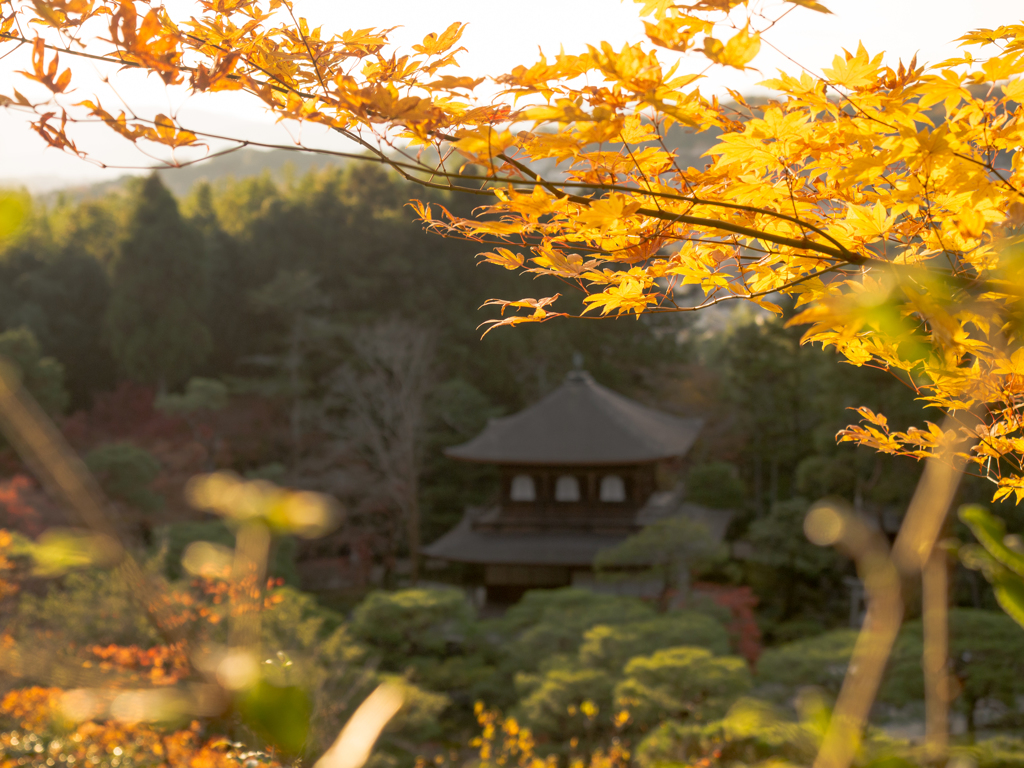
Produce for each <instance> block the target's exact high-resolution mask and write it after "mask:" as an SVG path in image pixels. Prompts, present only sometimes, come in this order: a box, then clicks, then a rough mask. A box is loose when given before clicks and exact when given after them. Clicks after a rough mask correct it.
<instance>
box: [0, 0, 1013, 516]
mask: <svg viewBox="0 0 1024 768" xmlns="http://www.w3.org/2000/svg"><path fill="white" fill-rule="evenodd" d="M640 4H641V6H642V7H641V9H640V13H641V15H642V16H643V18H644V23H645V29H646V37H647V40H646V41H641V42H637V43H635V44H632V45H627V46H624V47H623V48H622V49H620V50H615V49H613V48H612V47H611V46H609V45H608V44H607V43H601V44H597V45H594V46H591V47H589V48H588V49H587V50H586V51H583V52H581V53H578V54H568V53H559V54H558V55H557V56H554V57H553V58H548V57H545V56H543V55H542V56H541V58H540V60H539V61H537V62H536V63H534V64H532V65H529V66H526V65H524V66H520V67H516V68H515V69H513V70H512V71H511V72H508V73H504V74H496V75H493V76H492V77H490V78H489V85H488V87H493V88H497V89H498V92H499V95H498V97H497V98H496V99H487V98H485V97H483V95H481V97H480V98H477V97H475V96H474V92H475V91H479V90H480V88H481V86H482V84H483V83H484V82H485V78H481V77H473V76H466V75H463V74H460V73H459V70H458V69H457V58H458V54H459V52H460V50H461V49H460V48H459V47H458V44H459V39H460V36H461V34H462V31H463V28H464V25H462V24H460V23H453V24H451V25H450V26H448V27H447V28H446V29H445V30H444V31H443V32H440V33H436V34H430V35H428V36H427V37H426V38H425V39H424V40H423V42H422V43H421V44H419V45H415V46H413V49H412V50H411V51H408V52H403V51H397V50H395V49H394V48H393V47H392V46H391V45H390V44H389V41H388V34H389V31H390V30H387V29H363V30H350V31H346V32H341V33H331V32H327V31H326V30H323V29H321V28H319V27H316V26H315V25H314V24H310V23H309V22H308V21H307V20H306V19H304V18H299V17H298V16H297V15H296V14H295V12H294V8H293V6H292V4H291V3H290V2H287V0H285V1H282V0H271V2H267V3H261V2H229V3H224V2H220V1H219V0H218V2H212V1H204V2H201V3H199V10H198V12H197V13H196V14H195V15H194V16H192V17H191V18H188V19H185V18H174V17H172V15H171V12H170V11H169V10H167V9H166V8H163V7H150V6H149V5H148V4H144V3H141V2H140V3H135V2H131V1H129V0H72V1H68V0H60V1H56V2H34V3H32V4H28V3H21V2H14V1H13V0H6V1H5V2H4V3H3V5H2V7H3V13H4V20H3V22H2V23H0V33H2V34H3V35H4V37H6V38H7V40H8V44H9V45H11V46H14V45H18V44H24V43H28V44H31V46H32V57H31V68H30V69H29V70H27V71H26V72H25V76H26V77H27V78H28V79H30V80H32V81H34V82H35V83H37V84H38V86H40V87H42V88H43V89H45V91H47V92H49V94H50V97H51V98H49V99H43V100H42V101H34V100H32V99H29V98H27V97H26V96H24V95H23V94H22V93H20V92H19V91H17V90H13V89H12V90H11V91H10V92H9V93H8V94H7V95H5V96H2V97H0V100H2V103H3V104H4V105H5V106H8V107H10V108H12V109H17V110H20V111H22V112H24V113H27V114H28V115H29V117H30V119H31V120H32V124H33V127H34V128H35V130H36V131H37V132H38V133H39V134H40V135H41V136H42V137H43V138H45V139H46V140H47V141H48V142H49V143H50V144H52V145H53V146H55V147H57V148H60V149H62V150H65V151H69V152H73V153H76V154H79V155H82V156H87V155H88V148H85V147H80V146H79V145H78V144H77V143H76V140H75V137H74V136H75V132H74V130H73V128H74V124H75V123H76V122H81V121H90V120H91V121H95V120H99V121H101V122H103V123H105V124H106V125H108V126H109V127H110V128H111V129H113V130H114V131H116V132H118V133H120V134H121V135H123V136H124V137H126V138H128V139H130V140H131V141H134V142H136V143H139V144H140V146H141V145H145V144H147V143H150V144H152V143H157V144H162V145H165V146H167V147H171V148H187V147H197V146H201V145H202V143H203V140H204V136H203V135H202V134H201V133H200V132H197V131H192V130H189V128H188V126H185V125H181V124H180V122H179V121H177V120H176V119H175V118H173V117H171V116H167V115H163V114H160V115H156V116H154V117H152V118H146V117H145V116H141V115H138V114H135V113H133V112H131V111H130V110H126V109H114V108H113V107H108V106H106V105H105V104H104V103H103V102H102V101H101V100H100V99H99V98H98V97H95V98H89V99H84V98H82V97H81V96H80V95H72V94H75V90H74V87H75V80H74V72H75V68H76V67H77V66H78V65H79V63H88V62H86V61H84V60H82V59H80V58H78V57H80V56H81V55H85V54H87V55H88V56H90V57H92V59H93V60H95V59H96V58H97V57H98V58H99V59H101V60H105V61H108V62H111V63H116V64H117V65H118V66H122V67H137V68H143V69H145V70H147V71H149V72H152V73H155V74H156V75H158V76H159V78H160V79H161V80H163V82H164V83H167V84H179V85H181V86H182V87H184V88H187V89H189V90H190V91H192V92H196V93H198V92H204V91H221V90H232V91H243V92H245V93H247V94H250V95H251V96H252V97H253V98H255V99H258V100H259V101H260V102H262V104H264V105H265V106H266V108H267V109H269V110H271V111H272V112H274V113H275V114H276V115H278V116H279V117H280V118H283V119H291V120H297V121H305V122H313V123H318V124H321V125H324V126H327V127H329V128H331V129H333V130H334V131H336V132H337V133H338V134H339V135H341V136H344V137H346V138H348V139H350V140H352V141H355V142H356V143H357V144H359V145H360V146H361V148H362V149H364V150H366V151H367V152H369V153H370V156H371V157H373V158H375V159H376V160H378V161H380V162H383V163H386V164H388V165H390V166H391V167H392V168H393V169H395V170H396V171H398V172H399V173H401V174H403V175H405V176H407V177H409V178H412V179H414V180H416V181H418V182H419V183H421V184H424V185H426V186H432V187H440V188H443V189H449V190H459V191H463V192H467V193H472V194H475V195H482V196H484V197H485V198H488V200H487V201H486V203H485V205H484V207H483V208H482V209H481V210H480V211H479V214H478V215H476V216H475V217H473V218H464V217H460V216H458V215H455V214H452V213H450V212H449V211H448V210H446V209H445V208H443V207H440V206H437V205H434V206H430V205H426V204H421V205H419V206H418V208H417V210H418V212H419V215H420V216H421V218H422V219H423V221H424V223H425V224H426V226H427V227H428V228H430V229H432V230H434V231H437V232H440V233H442V234H445V235H448V236H455V237H462V238H469V239H472V240H476V241H478V242H479V243H480V244H481V247H482V248H484V249H488V250H485V252H484V253H483V254H482V258H483V259H484V260H485V261H488V262H491V263H494V264H497V265H499V266H502V267H505V268H507V269H514V270H521V271H524V272H527V273H534V274H544V275H552V276H555V277H557V278H559V279H560V280H562V281H563V282H564V283H565V284H566V287H567V289H572V290H577V291H581V292H582V293H583V294H584V305H585V309H584V313H596V314H598V315H620V314H632V315H640V314H643V313H649V312H666V311H683V310H692V309H697V308H700V307H706V306H709V305H713V304H720V303H723V302H730V301H737V300H743V301H751V302H754V303H756V304H758V305H760V306H762V307H765V308H767V309H770V310H772V311H775V312H781V311H782V310H781V309H780V304H779V297H780V296H783V297H789V298H788V301H789V302H792V303H793V304H794V305H795V307H796V308H797V310H798V312H797V314H796V315H795V317H793V319H792V322H796V323H801V324H806V325H808V326H809V329H808V331H807V334H806V336H805V341H814V342H820V343H822V344H825V345H831V346H834V347H836V348H837V349H838V350H839V351H840V352H841V353H842V354H843V355H844V356H845V357H846V359H847V360H848V361H849V362H851V363H853V364H855V365H872V366H876V367H880V368H883V369H885V370H889V371H891V372H892V373H893V374H894V375H895V376H897V377H899V378H900V379H901V380H903V381H904V382H905V383H906V384H907V386H909V387H911V388H913V389H914V390H915V391H916V392H917V394H918V395H919V396H920V397H921V398H923V399H924V400H925V401H926V402H928V403H930V404H932V405H934V406H935V407H937V408H938V409H940V410H943V411H947V412H956V413H957V414H958V415H957V429H959V430H961V431H962V433H963V436H964V437H965V438H966V439H967V440H969V441H970V442H971V443H972V445H973V447H972V448H970V449H969V458H970V460H971V461H972V462H973V464H974V471H975V472H977V473H979V474H982V475H984V476H985V477H987V478H989V479H991V480H992V481H993V482H994V483H996V484H997V486H998V488H997V490H996V496H997V497H1004V496H1007V495H1015V496H1016V497H1017V498H1018V499H1019V498H1022V497H1024V447H1022V446H1024V443H1022V442H1021V441H1022V440H1024V437H1022V434H1024V433H1022V432H1021V427H1022V426H1024V425H1022V424H1021V422H1020V417H1019V409H1018V408H1017V405H1018V400H1019V398H1020V396H1021V387H1020V381H1021V377H1022V376H1024V369H1022V368H1021V366H1022V365H1024V362H1022V361H1024V352H1022V351H1021V350H1020V338H1019V336H1020V329H1019V326H1020V320H1019V317H1020V310H1019V306H1018V305H1019V290H1018V288H1017V286H1018V285H1019V272H1020V269H1021V266H1020V252H1021V251H1020V248H1019V246H1018V244H1017V242H1018V236H1019V228H1020V226H1021V225H1022V224H1024V201H1022V200H1021V198H1020V195H1021V193H1020V190H1021V185H1022V183H1024V179H1022V172H1024V170H1022V165H1021V161H1020V153H1019V152H1016V151H1015V150H1016V149H1018V148H1019V147H1020V144H1021V130H1022V129H1021V124H1020V109H1021V99H1022V95H1024V80H1021V79H1020V74H1021V72H1022V69H1024V26H1007V27H1001V28H999V29H996V30H977V31H974V32H971V33H968V34H965V35H964V36H963V37H962V38H961V43H962V45H963V46H964V52H963V54H962V55H960V56H957V57H955V58H952V59H949V60H947V61H942V62H938V63H936V64H934V65H929V66H924V65H920V64H918V62H916V61H911V62H899V63H893V62H886V61H885V60H884V59H883V57H882V56H881V55H880V54H874V53H872V52H870V51H867V50H865V49H864V48H863V46H861V47H859V48H858V49H857V50H856V51H854V52H849V51H846V52H842V53H840V54H839V55H837V56H836V58H835V60H834V62H833V64H832V66H831V67H829V68H826V69H824V70H823V72H822V74H821V76H817V75H812V74H811V73H808V72H796V73H794V74H784V73H780V74H779V75H778V76H776V77H773V78H770V79H769V80H767V81H765V83H764V85H766V86H768V87H769V88H770V89H772V91H773V92H774V94H775V95H774V96H773V97H772V98H771V99H769V100H768V101H767V103H757V104H754V103H748V102H747V101H745V100H744V98H743V97H742V96H741V95H740V94H738V93H732V94H730V98H731V100H730V101H729V102H725V101H720V100H719V99H718V97H717V96H716V95H709V94H707V93H706V92H704V91H702V90H701V85H702V83H701V79H702V76H701V74H700V71H701V70H702V69H703V68H704V67H706V66H707V65H708V64H709V63H711V64H712V65H717V66H726V67H735V68H741V69H742V68H745V67H747V66H749V65H750V64H751V62H753V61H754V59H755V57H756V55H757V53H758V50H759V49H760V45H761V37H760V36H761V33H762V31H763V30H765V29H767V28H769V27H770V26H771V25H772V23H774V21H775V20H777V18H778V17H779V15H780V14H784V13H788V12H789V11H791V10H794V9H793V7H792V6H794V5H799V6H803V7H802V8H797V9H796V12H797V13H810V12H824V13H827V12H828V11H827V9H826V8H825V7H824V6H823V5H821V4H820V3H817V2H802V1H801V2H797V0H789V3H788V4H787V3H784V4H783V6H782V7H781V8H777V9H776V10H775V11H774V13H775V15H774V16H772V13H773V12H772V11H771V9H767V8H764V7H762V6H761V4H759V3H748V2H741V1H740V0H721V1H719V0H716V1H714V2H712V1H711V0H706V1H702V2H697V3H695V4H692V5H689V6H681V5H677V4H674V3H671V2H668V0H643V2H642V3H640ZM787 5H788V6H789V7H787ZM102 41H106V42H102ZM111 46H112V48H111ZM680 54H682V58H679V55H680ZM677 59H678V60H677ZM89 65H90V66H91V64H89ZM482 93H483V92H482V91H481V94H482ZM677 125H678V126H683V127H685V129H686V130H689V131H693V132H698V133H702V132H710V133H711V135H715V136H717V143H716V144H715V145H714V146H713V147H712V149H711V150H710V151H709V152H708V153H707V160H708V162H707V164H706V165H705V166H704V167H702V168H694V167H683V166H682V165H681V164H680V163H679V162H678V158H677V156H676V154H675V153H674V152H672V151H670V150H669V149H668V148H667V145H666V142H665V137H666V134H667V132H668V131H669V130H670V129H671V128H673V126H677ZM222 138H223V137H222ZM228 138H232V139H238V140H239V141H242V140H244V139H245V137H241V136H238V137H228ZM424 150H425V151H424ZM417 153H419V154H417ZM340 154H345V153H344V152H341V153H340ZM552 162H553V163H554V164H555V167H556V168H557V172H554V173H550V174H548V175H547V176H544V175H541V174H540V172H539V171H538V170H536V169H537V168H540V167H541V164H542V163H547V164H548V166H550V164H551V163H552ZM691 285H692V286H698V287H699V288H700V289H701V294H700V296H701V298H700V299H699V300H698V301H696V302H694V301H692V300H689V299H687V298H686V296H687V295H689V294H685V292H684V290H683V289H684V288H685V287H686V286H691ZM492 303H493V304H494V305H496V306H498V307H499V308H500V309H501V311H502V313H503V315H504V316H503V317H502V318H500V319H498V320H495V321H493V323H495V324H497V325H515V324H518V323H522V322H538V321H545V320H549V319H551V318H553V317H558V316H561V315H564V314H565V312H564V311H561V310H559V309H558V302H557V297H556V296H549V297H546V298H541V299H526V300H520V301H515V300H506V299H500V300H498V299H496V300H495V301H494V302H492ZM862 416H863V418H864V424H863V426H855V427H851V428H850V429H848V430H846V431H845V432H844V433H843V434H842V435H841V439H842V440H846V441H852V442H856V443H860V444H864V445H869V446H872V447H874V448H875V449H877V450H880V451H883V452H887V453H895V454H907V455H911V456H916V457H924V456H928V455H931V454H932V453H934V452H935V450H936V449H937V446H938V445H939V443H940V442H942V441H943V439H944V437H943V430H941V429H940V428H938V427H935V426H933V425H919V426H917V427H914V428H911V429H909V430H906V431H900V430H892V429H890V428H889V426H888V423H887V421H886V420H885V417H884V416H882V415H880V414H874V413H870V412H866V411H864V412H862Z"/></svg>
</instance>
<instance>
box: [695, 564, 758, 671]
mask: <svg viewBox="0 0 1024 768" xmlns="http://www.w3.org/2000/svg"><path fill="white" fill-rule="evenodd" d="M694 591H695V592H700V593H702V594H705V595H707V596H708V597H710V598H711V599H712V600H714V601H715V602H716V603H718V604H719V605H721V606H722V607H724V608H728V609H729V611H730V612H731V613H732V621H731V622H730V623H729V626H728V627H727V629H728V630H729V634H730V636H731V638H732V643H733V647H734V648H735V649H736V652H737V653H739V654H740V656H742V657H743V658H745V659H746V660H747V661H748V662H750V666H751V667H753V666H755V665H756V664H757V660H758V658H759V657H760V656H761V651H762V650H763V648H762V646H761V628H760V627H758V626H757V620H756V619H755V618H754V608H756V607H757V596H756V595H755V594H754V591H753V590H752V589H751V588H750V587H727V586H724V585H721V584H707V583H701V584H696V585H694Z"/></svg>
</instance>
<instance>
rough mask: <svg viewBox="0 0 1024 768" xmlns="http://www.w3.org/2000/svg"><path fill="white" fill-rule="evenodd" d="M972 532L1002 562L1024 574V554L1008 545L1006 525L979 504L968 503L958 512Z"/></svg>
mask: <svg viewBox="0 0 1024 768" xmlns="http://www.w3.org/2000/svg"><path fill="white" fill-rule="evenodd" d="M957 514H958V516H959V517H960V520H961V521H963V523H964V524H965V525H967V527H968V528H970V529H971V533H973V534H974V536H975V538H977V539H978V541H979V542H980V543H981V545H982V546H983V547H985V549H986V550H987V551H988V552H989V554H991V555H992V557H994V558H995V559H996V560H997V561H998V562H999V563H1000V564H1002V565H1003V566H1005V567H1007V568H1009V569H1010V570H1011V571H1013V572H1014V573H1015V574H1017V575H1018V576H1024V555H1022V554H1020V553H1019V552H1015V551H1014V550H1012V549H1010V548H1009V547H1008V546H1006V543H1005V538H1006V525H1005V524H1004V523H1003V521H1002V520H1000V519H999V518H998V517H995V516H993V515H992V514H990V513H989V511H988V510H987V509H985V508H984V507H982V506H980V505H978V504H967V505H964V506H962V507H960V509H959V511H958V512H957Z"/></svg>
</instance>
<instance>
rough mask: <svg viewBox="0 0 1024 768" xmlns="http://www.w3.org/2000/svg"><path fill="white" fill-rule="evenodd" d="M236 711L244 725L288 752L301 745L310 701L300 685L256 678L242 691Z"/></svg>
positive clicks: (307, 733)
mask: <svg viewBox="0 0 1024 768" xmlns="http://www.w3.org/2000/svg"><path fill="white" fill-rule="evenodd" d="M238 711H239V713H240V714H241V715H242V719H243V720H244V721H245V723H246V725H248V726H249V727H250V728H252V729H253V731H254V732H255V733H256V734H257V735H258V736H259V737H260V738H261V739H263V740H265V741H267V742H268V743H270V744H273V745H274V746H275V747H278V748H279V749H281V750H283V751H285V752H287V753H289V754H292V755H296V754H298V753H300V752H301V751H302V749H303V747H305V745H306V740H307V739H308V737H309V721H310V717H311V716H312V714H313V704H312V701H311V699H310V696H309V692H308V691H306V689H304V688H302V687H301V686H298V685H274V684H273V683H271V682H270V681H268V680H266V679H263V680H260V681H259V682H258V683H256V684H255V685H253V686H252V687H251V688H248V689H247V690H246V691H245V692H244V693H243V694H242V696H241V699H240V700H239V702H238Z"/></svg>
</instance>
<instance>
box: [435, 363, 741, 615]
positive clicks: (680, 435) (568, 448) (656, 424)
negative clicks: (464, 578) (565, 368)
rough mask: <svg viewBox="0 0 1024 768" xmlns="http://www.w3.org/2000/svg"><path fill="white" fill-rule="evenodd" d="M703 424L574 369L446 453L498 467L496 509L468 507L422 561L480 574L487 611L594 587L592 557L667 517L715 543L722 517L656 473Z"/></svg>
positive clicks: (724, 519) (674, 458) (683, 450)
mask: <svg viewBox="0 0 1024 768" xmlns="http://www.w3.org/2000/svg"><path fill="white" fill-rule="evenodd" d="M702 423H703V422H702V420H701V419H683V418H679V417H677V416H672V415H670V414H667V413H662V412H660V411H657V410H654V409H652V408H648V407H646V406H644V405H641V404H640V403H637V402H635V401H633V400H630V399H629V398H626V397H623V396H622V395H620V394H618V393H616V392H614V391H612V390H610V389H608V388H607V387H603V386H601V385H600V384H598V383H597V382H595V381H594V379H593V378H592V377H591V376H590V375H589V374H588V373H586V372H585V371H573V372H571V373H570V374H569V375H568V376H567V377H566V380H565V382H564V383H563V384H562V385H561V386H560V387H558V388H557V389H556V390H554V391H553V392H551V393H550V394H549V395H547V397H545V398H543V399H542V400H540V401H539V402H538V403H536V404H535V405H532V406H530V407H528V408H526V409H525V410H523V411H521V412H519V413H517V414H515V415H513V416H507V417H504V418H499V419H492V420H491V421H490V422H489V423H488V425H487V427H486V428H485V429H484V431H483V432H481V433H480V434H479V435H477V436H476V437H475V438H473V439H472V440H470V441H469V442H467V443H464V444H462V445H458V446H454V447H452V448H449V449H448V450H447V451H446V454H447V455H448V456H450V457H452V458H454V459H459V460H462V461H474V462H481V463H487V464H496V465H497V466H498V468H499V470H500V476H501V491H500V500H499V501H498V503H497V504H495V505H493V506H489V507H473V508H470V509H467V510H466V513H465V515H464V516H463V519H462V521H461V522H460V523H459V524H458V525H457V526H456V527H455V528H453V529H452V530H451V531H449V532H448V533H447V534H445V535H444V536H442V537H441V538H440V539H438V540H437V541H435V542H434V543H432V544H430V545H429V546H427V547H424V548H423V553H424V554H425V555H427V556H428V557H432V558H437V559H440V560H447V561H450V562H459V563H472V564H477V565H480V566H482V567H483V580H484V584H485V585H486V587H487V597H488V601H494V602H509V601H512V600H516V599H518V597H519V596H520V595H521V594H522V593H523V592H524V591H525V590H527V589H532V588H537V587H559V586H567V585H570V584H574V583H586V582H588V581H591V580H592V571H591V565H592V563H593V560H594V556H595V555H596V554H597V553H598V551H600V550H602V549H605V548H607V547H611V546H614V545H615V544H618V543H619V542H621V541H622V540H623V539H625V538H626V537H627V536H629V535H630V534H631V533H634V532H636V531H638V530H639V529H640V528H642V527H643V526H644V525H646V524H649V523H651V522H654V521H655V520H658V519H662V518H664V517H668V516H672V515H676V514H688V515H690V516H695V517H697V518H699V519H701V520H702V521H703V522H706V523H707V524H708V525H709V527H710V528H711V529H712V534H713V535H717V536H718V537H719V538H720V537H721V535H722V534H723V533H724V529H725V526H726V525H727V524H728V515H727V514H726V515H708V514H707V513H708V512H709V510H704V508H702V507H696V506H694V505H687V504H683V503H682V500H681V498H680V495H681V494H680V493H679V491H678V490H677V491H675V492H673V491H667V492H660V493H659V492H657V491H656V484H655V477H656V470H657V466H658V464H659V463H661V462H667V461H677V460H680V459H682V457H683V456H685V454H686V453H687V452H688V451H689V450H690V448H691V446H692V445H693V443H694V441H695V440H696V439H697V435H698V433H699V432H700V429H701V426H702ZM705 518H706V519H705Z"/></svg>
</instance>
